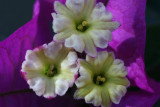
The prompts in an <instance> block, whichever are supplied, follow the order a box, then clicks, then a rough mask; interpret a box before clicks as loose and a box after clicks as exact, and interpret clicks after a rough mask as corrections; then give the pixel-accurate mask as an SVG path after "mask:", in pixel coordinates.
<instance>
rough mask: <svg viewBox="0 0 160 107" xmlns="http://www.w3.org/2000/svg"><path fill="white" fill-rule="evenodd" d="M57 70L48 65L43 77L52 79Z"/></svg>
mask: <svg viewBox="0 0 160 107" xmlns="http://www.w3.org/2000/svg"><path fill="white" fill-rule="evenodd" d="M57 71H58V70H57V68H56V67H54V66H53V65H50V66H48V67H47V69H46V70H45V75H47V76H48V77H53V76H54V75H56V74H57Z"/></svg>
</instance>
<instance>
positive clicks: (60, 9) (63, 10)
mask: <svg viewBox="0 0 160 107" xmlns="http://www.w3.org/2000/svg"><path fill="white" fill-rule="evenodd" d="M54 9H55V11H56V12H57V13H58V14H61V15H64V16H67V17H69V18H73V17H74V14H73V13H72V12H71V11H70V10H69V9H68V8H67V7H66V6H65V5H63V4H61V3H60V2H59V1H55V2H54Z"/></svg>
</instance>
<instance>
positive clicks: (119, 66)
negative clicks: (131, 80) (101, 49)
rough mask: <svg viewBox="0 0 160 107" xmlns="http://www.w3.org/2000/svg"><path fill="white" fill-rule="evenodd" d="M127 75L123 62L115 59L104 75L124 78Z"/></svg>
mask: <svg viewBox="0 0 160 107" xmlns="http://www.w3.org/2000/svg"><path fill="white" fill-rule="evenodd" d="M127 73H128V72H127V70H126V67H125V66H124V63H123V61H121V60H118V59H117V60H114V62H113V65H111V67H110V68H109V70H108V72H107V74H106V75H110V76H120V77H125V76H126V75H127Z"/></svg>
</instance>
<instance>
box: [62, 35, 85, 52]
mask: <svg viewBox="0 0 160 107" xmlns="http://www.w3.org/2000/svg"><path fill="white" fill-rule="evenodd" d="M65 46H66V47H68V48H71V47H72V48H74V49H75V50H76V51H78V52H80V53H82V52H83V50H84V46H85V45H84V42H83V39H82V37H81V35H72V36H71V37H69V38H67V39H66V40H65Z"/></svg>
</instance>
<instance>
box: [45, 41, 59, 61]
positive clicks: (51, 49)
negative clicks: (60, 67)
mask: <svg viewBox="0 0 160 107" xmlns="http://www.w3.org/2000/svg"><path fill="white" fill-rule="evenodd" d="M61 49H62V44H58V43H55V42H51V43H49V44H48V45H46V46H44V53H45V55H46V56H47V57H48V58H51V59H55V57H56V56H57V55H58V54H59V51H60V50H61Z"/></svg>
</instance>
